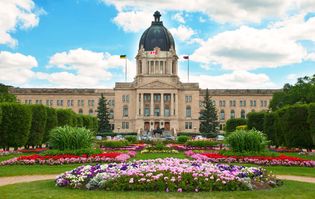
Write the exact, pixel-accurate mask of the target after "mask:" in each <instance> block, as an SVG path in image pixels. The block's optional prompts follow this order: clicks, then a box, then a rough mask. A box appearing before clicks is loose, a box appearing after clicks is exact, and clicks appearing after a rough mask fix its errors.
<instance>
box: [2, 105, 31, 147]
mask: <svg viewBox="0 0 315 199" xmlns="http://www.w3.org/2000/svg"><path fill="white" fill-rule="evenodd" d="M0 107H1V110H2V122H1V125H0V146H1V147H2V148H3V149H5V148H6V149H9V147H14V148H15V149H17V147H20V146H24V145H25V144H26V142H27V141H28V136H29V133H30V128H31V122H32V112H31V109H30V108H29V107H28V106H26V105H22V104H17V103H0Z"/></svg>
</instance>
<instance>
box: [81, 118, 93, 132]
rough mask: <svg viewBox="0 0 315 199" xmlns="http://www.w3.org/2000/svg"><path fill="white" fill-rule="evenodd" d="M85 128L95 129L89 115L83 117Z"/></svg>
mask: <svg viewBox="0 0 315 199" xmlns="http://www.w3.org/2000/svg"><path fill="white" fill-rule="evenodd" d="M82 121H83V127H85V128H86V129H90V130H91V129H93V121H92V117H91V116H88V115H82Z"/></svg>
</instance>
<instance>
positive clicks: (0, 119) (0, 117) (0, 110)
mask: <svg viewBox="0 0 315 199" xmlns="http://www.w3.org/2000/svg"><path fill="white" fill-rule="evenodd" d="M1 122H2V109H1V106H0V125H1Z"/></svg>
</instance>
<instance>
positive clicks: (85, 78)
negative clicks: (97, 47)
mask: <svg viewBox="0 0 315 199" xmlns="http://www.w3.org/2000/svg"><path fill="white" fill-rule="evenodd" d="M127 62H128V68H129V70H128V80H129V81H130V80H131V79H132V78H133V77H134V75H135V72H136V71H135V67H134V63H133V62H131V61H129V60H127ZM48 67H49V68H54V67H55V68H59V69H63V70H64V71H62V72H54V73H38V74H37V77H38V78H39V79H42V80H48V81H49V82H50V83H51V84H52V85H53V86H58V87H102V86H104V84H106V83H107V82H108V81H110V80H112V78H113V77H114V75H113V74H112V73H111V72H110V71H109V70H110V69H114V68H118V69H119V70H122V71H124V70H125V61H124V60H122V59H120V57H119V55H111V54H109V53H102V52H94V51H90V50H85V49H81V48H78V49H73V50H69V51H67V52H60V53H56V54H54V55H53V56H51V57H50V60H49V65H48Z"/></svg>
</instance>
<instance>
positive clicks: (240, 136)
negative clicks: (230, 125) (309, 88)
mask: <svg viewBox="0 0 315 199" xmlns="http://www.w3.org/2000/svg"><path fill="white" fill-rule="evenodd" d="M226 143H227V144H228V145H229V147H230V148H231V150H232V151H233V152H238V153H243V152H257V153H259V152H263V151H265V148H266V146H267V144H268V142H267V139H266V137H265V135H264V134H263V133H261V132H260V131H257V130H253V129H252V130H249V131H245V130H237V131H235V132H233V133H231V134H230V135H229V136H228V137H227V138H226Z"/></svg>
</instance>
